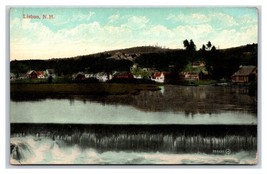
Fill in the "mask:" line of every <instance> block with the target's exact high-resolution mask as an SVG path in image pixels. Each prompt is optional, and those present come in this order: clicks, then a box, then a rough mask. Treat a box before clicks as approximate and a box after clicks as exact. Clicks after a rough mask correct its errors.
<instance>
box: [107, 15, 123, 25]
mask: <svg viewBox="0 0 267 174" xmlns="http://www.w3.org/2000/svg"><path fill="white" fill-rule="evenodd" d="M119 18H120V15H118V14H114V15H111V16H109V17H108V20H109V21H108V23H113V22H115V21H117V20H118V19H119Z"/></svg>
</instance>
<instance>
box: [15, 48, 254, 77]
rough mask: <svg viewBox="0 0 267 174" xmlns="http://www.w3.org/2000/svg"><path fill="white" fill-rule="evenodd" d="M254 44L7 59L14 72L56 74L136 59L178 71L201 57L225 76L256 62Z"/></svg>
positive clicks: (115, 67) (112, 67)
mask: <svg viewBox="0 0 267 174" xmlns="http://www.w3.org/2000/svg"><path fill="white" fill-rule="evenodd" d="M257 46H258V45H257V44H248V45H244V46H240V47H235V48H229V49H221V50H216V49H215V50H214V49H212V50H202V49H201V50H198V51H195V50H193V51H190V50H187V49H165V48H161V47H152V46H140V47H133V48H127V49H120V50H111V51H105V52H102V53H97V54H91V55H82V56H76V57H72V58H58V59H57V58H53V59H49V60H20V61H18V60H14V61H11V62H10V71H11V72H12V73H14V74H21V73H26V72H27V71H29V70H36V71H43V70H45V69H55V72H56V73H57V75H70V74H72V73H76V72H80V71H83V72H100V71H105V72H112V71H129V69H130V67H131V66H132V65H133V64H134V63H137V64H138V65H139V66H141V67H147V68H154V69H157V70H160V71H168V70H169V67H170V66H172V67H175V71H177V72H179V71H181V70H182V69H183V68H184V66H185V65H186V64H188V63H190V62H192V61H195V60H203V61H205V62H206V64H207V69H208V70H209V71H210V74H213V76H214V78H223V77H226V78H227V77H229V75H230V74H232V73H233V72H234V71H236V70H237V69H238V67H239V66H240V65H257Z"/></svg>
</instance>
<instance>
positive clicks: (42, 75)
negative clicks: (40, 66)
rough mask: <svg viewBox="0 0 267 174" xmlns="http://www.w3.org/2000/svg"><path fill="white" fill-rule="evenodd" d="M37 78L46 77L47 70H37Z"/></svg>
mask: <svg viewBox="0 0 267 174" xmlns="http://www.w3.org/2000/svg"><path fill="white" fill-rule="evenodd" d="M36 74H37V78H38V79H44V78H45V72H44V71H36Z"/></svg>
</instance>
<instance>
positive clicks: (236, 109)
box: [11, 85, 257, 124]
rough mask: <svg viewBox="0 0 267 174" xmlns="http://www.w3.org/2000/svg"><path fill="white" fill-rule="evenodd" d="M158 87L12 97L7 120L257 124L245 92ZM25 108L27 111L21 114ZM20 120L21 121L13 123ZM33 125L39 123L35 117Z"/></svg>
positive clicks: (252, 103)
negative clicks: (115, 92) (131, 92)
mask: <svg viewBox="0 0 267 174" xmlns="http://www.w3.org/2000/svg"><path fill="white" fill-rule="evenodd" d="M160 88H161V90H159V91H140V93H139V94H136V95H107V96H98V95H82V96H81V95H72V96H50V97H48V96H43V97H42V96H35V97H36V98H31V99H32V100H31V101H25V100H20V99H18V98H17V99H14V98H13V100H12V101H11V120H13V121H15V122H16V121H17V120H20V121H23V120H24V121H25V119H26V121H31V118H34V119H35V117H44V118H46V117H58V118H59V119H54V118H50V119H51V120H54V121H56V122H62V121H63V122H64V119H65V118H66V119H65V120H68V121H70V122H73V121H74V120H73V118H72V117H78V118H79V119H80V121H85V122H87V121H88V120H89V123H92V122H93V123H98V122H101V123H102V122H103V121H104V122H106V123H109V122H114V123H126V122H127V123H150V122H152V123H172V122H174V123H182V124H184V123H186V124H197V123H201V124H205V123H207V124H223V123H225V124H231V121H232V122H234V123H240V124H251V123H253V124H256V122H257V121H256V111H257V101H256V97H255V96H250V95H248V90H247V89H246V88H233V87H215V86H198V87H192V86H188V87H184V86H173V85H165V86H161V87H160ZM17 101H19V102H17ZM67 103H68V104H67ZM25 108H31V109H30V110H29V111H26V110H25ZM52 110H54V111H52ZM27 114H28V115H27ZM34 114H35V115H34ZM48 114H50V116H48ZM22 116H24V117H25V119H23V118H17V117H22ZM217 117H218V118H217ZM231 117H232V118H231ZM98 118H99V120H100V121H99V120H98ZM34 119H33V120H34ZM201 119H202V120H201ZM223 119H225V120H223ZM245 119H247V120H245ZM37 120H39V121H41V122H44V121H45V120H43V119H39V118H37ZM129 120H131V121H129ZM76 121H77V120H76ZM49 122H51V121H49ZM78 122H79V120H78Z"/></svg>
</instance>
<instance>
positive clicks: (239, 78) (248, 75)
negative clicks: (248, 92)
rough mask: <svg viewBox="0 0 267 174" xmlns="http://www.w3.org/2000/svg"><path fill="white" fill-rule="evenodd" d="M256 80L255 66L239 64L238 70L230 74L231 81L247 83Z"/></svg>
mask: <svg viewBox="0 0 267 174" xmlns="http://www.w3.org/2000/svg"><path fill="white" fill-rule="evenodd" d="M256 80H257V67H256V66H240V68H239V70H238V71H237V72H235V73H234V74H233V75H232V82H233V83H249V82H254V81H256Z"/></svg>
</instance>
